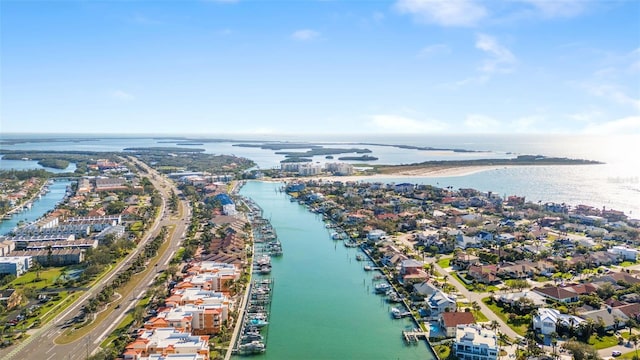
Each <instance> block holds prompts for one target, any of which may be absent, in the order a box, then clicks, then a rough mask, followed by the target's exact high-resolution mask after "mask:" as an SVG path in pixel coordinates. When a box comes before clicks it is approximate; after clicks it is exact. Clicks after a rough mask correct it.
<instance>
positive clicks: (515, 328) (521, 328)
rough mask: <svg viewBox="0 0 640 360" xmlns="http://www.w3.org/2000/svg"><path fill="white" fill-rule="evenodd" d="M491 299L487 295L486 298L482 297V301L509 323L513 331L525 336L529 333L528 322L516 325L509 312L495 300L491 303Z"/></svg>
mask: <svg viewBox="0 0 640 360" xmlns="http://www.w3.org/2000/svg"><path fill="white" fill-rule="evenodd" d="M490 300H491V297H488V296H487V297H486V298H484V299H482V302H483V303H485V305H487V307H488V308H489V309H491V311H493V312H494V313H495V314H496V315H498V317H499V318H500V319H502V321H504V322H505V323H506V324H507V325H509V327H510V328H511V329H513V331H515V332H516V333H518V335H521V336H524V335H525V334H526V333H527V324H522V325H520V326H516V325H514V324H512V323H510V322H509V317H508V314H507V313H505V312H503V311H502V308H501V307H499V306H498V305H497V303H496V302H495V301H494V302H493V303H489V301H490Z"/></svg>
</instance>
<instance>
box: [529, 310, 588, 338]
mask: <svg viewBox="0 0 640 360" xmlns="http://www.w3.org/2000/svg"><path fill="white" fill-rule="evenodd" d="M532 321H533V329H534V330H535V331H537V332H538V333H540V334H543V335H549V334H552V333H554V332H558V329H557V326H558V325H561V326H563V327H566V328H577V327H578V325H579V324H580V323H583V322H584V319H581V318H579V317H577V316H573V315H567V314H561V313H560V311H558V310H556V309H550V308H540V309H538V311H537V313H536V315H535V316H533V319H532Z"/></svg>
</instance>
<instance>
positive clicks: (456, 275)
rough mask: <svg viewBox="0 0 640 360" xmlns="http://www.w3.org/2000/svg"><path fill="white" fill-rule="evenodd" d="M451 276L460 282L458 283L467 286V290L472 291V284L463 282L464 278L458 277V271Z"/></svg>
mask: <svg viewBox="0 0 640 360" xmlns="http://www.w3.org/2000/svg"><path fill="white" fill-rule="evenodd" d="M453 278H454V279H456V280H458V282H460V284H462V286H464V287H465V288H467V290H469V291H473V284H470V285H467V283H465V282H464V280H463V279H462V278H461V277H460V274H459V273H456V274H455V276H453Z"/></svg>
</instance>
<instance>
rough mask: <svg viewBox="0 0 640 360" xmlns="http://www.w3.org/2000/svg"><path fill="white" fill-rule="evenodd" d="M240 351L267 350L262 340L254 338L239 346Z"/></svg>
mask: <svg viewBox="0 0 640 360" xmlns="http://www.w3.org/2000/svg"><path fill="white" fill-rule="evenodd" d="M239 349H240V351H242V352H247V353H261V352H264V351H265V347H264V344H263V343H262V342H261V341H258V340H254V341H252V342H250V343H246V344H242V345H240V346H239Z"/></svg>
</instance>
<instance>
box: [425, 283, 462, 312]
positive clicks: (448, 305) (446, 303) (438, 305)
mask: <svg viewBox="0 0 640 360" xmlns="http://www.w3.org/2000/svg"><path fill="white" fill-rule="evenodd" d="M425 302H426V305H427V306H428V307H429V315H430V316H431V317H433V318H437V317H439V316H440V315H441V314H443V313H445V312H449V311H456V309H457V308H458V305H457V303H456V299H455V298H454V297H451V296H449V295H447V294H445V293H444V292H443V291H442V290H439V289H436V291H435V292H434V293H433V294H431V295H430V296H429V297H428V298H425Z"/></svg>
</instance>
